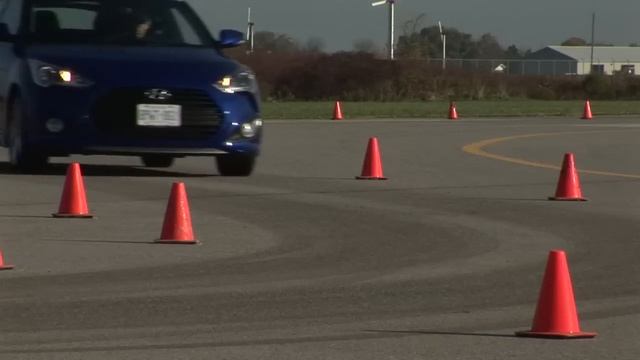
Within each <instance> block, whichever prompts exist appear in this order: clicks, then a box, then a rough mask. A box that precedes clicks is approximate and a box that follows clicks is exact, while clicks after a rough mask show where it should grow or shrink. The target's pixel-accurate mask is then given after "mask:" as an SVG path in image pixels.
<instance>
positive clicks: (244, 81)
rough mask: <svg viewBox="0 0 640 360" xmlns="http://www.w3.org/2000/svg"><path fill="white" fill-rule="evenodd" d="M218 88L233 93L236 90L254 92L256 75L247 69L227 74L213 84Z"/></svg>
mask: <svg viewBox="0 0 640 360" xmlns="http://www.w3.org/2000/svg"><path fill="white" fill-rule="evenodd" d="M213 86H215V87H216V88H217V89H218V90H220V91H222V92H225V93H228V94H234V93H237V92H252V93H254V92H256V90H257V82H256V75H255V74H254V73H253V72H251V71H249V70H243V71H241V72H238V73H236V74H233V75H227V76H225V77H223V78H222V79H220V80H218V81H217V82H216V83H214V84H213Z"/></svg>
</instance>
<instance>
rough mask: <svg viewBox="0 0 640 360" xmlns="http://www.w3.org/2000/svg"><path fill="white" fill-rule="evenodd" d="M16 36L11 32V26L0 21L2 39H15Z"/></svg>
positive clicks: (0, 39) (0, 38)
mask: <svg viewBox="0 0 640 360" xmlns="http://www.w3.org/2000/svg"><path fill="white" fill-rule="evenodd" d="M13 38H14V36H13V35H12V34H11V32H9V26H8V25H7V24H5V23H0V41H13Z"/></svg>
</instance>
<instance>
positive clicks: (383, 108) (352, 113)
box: [262, 100, 640, 119]
mask: <svg viewBox="0 0 640 360" xmlns="http://www.w3.org/2000/svg"><path fill="white" fill-rule="evenodd" d="M262 105H263V117H264V118H265V119H331V116H332V114H333V106H334V103H333V102H264V103H263V104H262ZM456 108H457V110H458V115H459V116H460V117H461V118H465V117H466V118H472V117H518V116H571V117H579V116H581V115H582V112H583V110H584V101H540V100H505V101H460V102H457V105H456ZM448 109H449V103H448V102H444V101H431V102H386V103H385V102H343V103H342V113H343V115H344V117H345V119H372V118H432V119H442V118H446V117H447V114H448ZM591 110H592V112H593V115H594V116H595V117H597V116H600V115H602V116H604V115H640V101H592V102H591Z"/></svg>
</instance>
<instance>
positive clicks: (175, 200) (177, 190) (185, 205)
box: [156, 182, 198, 245]
mask: <svg viewBox="0 0 640 360" xmlns="http://www.w3.org/2000/svg"><path fill="white" fill-rule="evenodd" d="M156 242H157V243H161V244H186V245H193V244H197V243H198V241H197V240H195V238H194V236H193V227H192V226H191V212H190V211H189V201H188V199H187V191H186V189H185V186H184V183H181V182H180V183H174V184H173V187H172V188H171V196H170V197H169V203H168V204H167V210H166V212H165V215H164V223H163V225H162V234H161V235H160V239H159V240H156Z"/></svg>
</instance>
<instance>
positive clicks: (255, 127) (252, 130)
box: [240, 119, 262, 138]
mask: <svg viewBox="0 0 640 360" xmlns="http://www.w3.org/2000/svg"><path fill="white" fill-rule="evenodd" d="M261 127H262V120H260V119H256V120H253V121H251V122H248V123H244V124H242V126H241V127H240V134H241V135H242V136H243V137H245V138H252V137H254V136H256V135H257V134H258V132H259V131H260V128H261Z"/></svg>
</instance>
